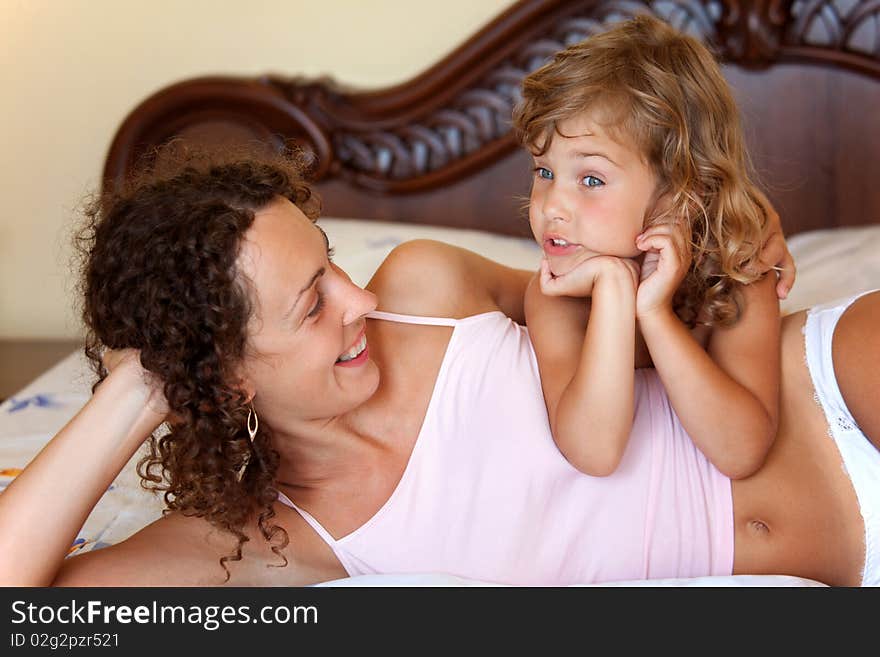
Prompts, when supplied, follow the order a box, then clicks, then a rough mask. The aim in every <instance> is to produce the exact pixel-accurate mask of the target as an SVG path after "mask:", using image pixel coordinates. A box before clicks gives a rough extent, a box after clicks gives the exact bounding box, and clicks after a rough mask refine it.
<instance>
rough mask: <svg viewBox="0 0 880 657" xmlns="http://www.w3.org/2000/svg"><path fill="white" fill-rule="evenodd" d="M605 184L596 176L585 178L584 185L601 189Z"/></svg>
mask: <svg viewBox="0 0 880 657" xmlns="http://www.w3.org/2000/svg"><path fill="white" fill-rule="evenodd" d="M604 184H605V183H604V182H603V181H602V180H600V179H599V178H597V177H596V176H584V185H586V186H587V187H601V186H602V185H604Z"/></svg>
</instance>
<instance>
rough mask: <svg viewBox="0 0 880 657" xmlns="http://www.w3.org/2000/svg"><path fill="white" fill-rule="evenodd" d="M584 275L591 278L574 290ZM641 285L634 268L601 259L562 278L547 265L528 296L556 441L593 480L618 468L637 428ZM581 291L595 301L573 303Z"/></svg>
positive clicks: (529, 320)
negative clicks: (578, 277) (552, 274)
mask: <svg viewBox="0 0 880 657" xmlns="http://www.w3.org/2000/svg"><path fill="white" fill-rule="evenodd" d="M577 270H581V271H580V272H578V271H577ZM584 270H589V271H584ZM578 273H581V274H585V279H586V280H585V281H584V279H582V280H581V282H580V283H577V284H574V286H572V284H571V282H570V278H571V277H572V276H576V275H577V274H578ZM566 279H568V280H566ZM635 281H636V274H635V265H634V264H627V263H626V262H625V261H623V260H621V259H618V258H604V257H597V258H591V259H590V260H588V261H586V262H585V263H582V264H581V265H579V266H578V267H577V268H576V269H575V271H573V272H570V273H568V274H565V275H564V276H561V277H559V278H551V277H550V276H549V269H548V268H547V265H546V263H542V276H541V281H540V283H539V280H538V278H537V277H535V278H534V279H533V280H532V281H531V283H530V284H529V288H528V290H527V292H526V320H527V324H528V327H529V337H530V339H531V341H532V345H533V346H534V348H535V355H536V357H537V359H538V368H539V370H540V373H541V385H542V388H543V392H544V401H545V403H546V405H547V413H548V417H549V420H550V428H551V430H552V432H553V438H554V440H555V441H556V445H557V446H558V447H559V450H560V451H561V452H562V453H563V455H564V456H565V457H566V459H568V461H569V463H571V464H572V465H573V466H574V467H576V468H577V469H578V470H580V471H581V472H584V473H586V474H589V475H594V476H606V475H609V474H611V473H612V472H614V471H615V470H616V469H617V465H618V464H619V463H620V459H621V458H622V457H623V453H624V451H625V450H626V445H627V443H628V441H629V435H630V432H631V430H632V420H633V405H634V401H633V396H634V376H635V375H634V369H635V363H634V359H635ZM545 292H549V293H551V294H554V295H559V296H548V295H547V294H545ZM575 292H577V293H578V296H581V297H583V296H587V295H589V296H590V297H591V298H590V301H587V300H586V299H585V298H573V296H572V295H573V294H574V293H575ZM562 295H565V296H562Z"/></svg>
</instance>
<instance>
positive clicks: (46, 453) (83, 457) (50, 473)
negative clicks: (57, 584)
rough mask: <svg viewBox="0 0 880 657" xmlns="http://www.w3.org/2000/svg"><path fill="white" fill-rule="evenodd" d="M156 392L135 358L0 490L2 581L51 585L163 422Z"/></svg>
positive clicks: (109, 379)
mask: <svg viewBox="0 0 880 657" xmlns="http://www.w3.org/2000/svg"><path fill="white" fill-rule="evenodd" d="M154 397H155V390H154V389H153V387H152V386H151V385H149V383H148V382H147V381H145V379H144V375H143V370H142V369H141V368H140V364H139V363H138V362H137V359H136V357H133V358H129V359H128V360H127V361H126V362H124V363H122V364H120V365H119V366H117V367H116V368H115V369H114V371H113V372H112V373H111V374H110V376H108V377H107V378H106V379H105V380H104V381H103V382H102V383H101V385H100V386H99V387H98V389H97V390H96V391H95V394H94V395H93V396H92V398H91V399H90V400H89V401H88V402H87V403H86V405H85V406H84V407H83V408H82V409H81V410H80V411H79V413H77V414H76V416H75V417H74V418H73V419H72V420H70V422H68V423H67V425H65V426H64V428H62V429H61V431H60V432H59V433H58V434H57V435H56V436H55V437H54V438H53V439H52V440H51V441H50V442H49V443H48V444H47V445H46V446H45V447H44V448H43V449H42V450H41V451H40V453H39V454H37V456H36V457H35V458H34V459H33V461H31V463H30V464H29V465H28V466H27V467H26V468H25V469H24V471H23V472H22V473H21V474H20V475H19V476H18V477H16V478H15V479H14V480H13V482H12V483H11V484H10V485H9V486H8V487H7V488H6V490H5V491H4V492H3V494H2V495H0V526H2V527H3V532H0V555H2V558H0V584H2V585H5V586H47V585H50V584H52V583H53V581H54V579H55V576H56V573H57V572H58V569H59V568H60V566H61V563H62V561H63V559H64V557H65V555H66V554H67V551H68V549H69V548H70V545H71V544H72V542H73V540H74V538H76V533H77V532H78V531H79V530H80V528H81V527H82V525H83V523H84V522H85V519H86V517H87V516H88V514H89V513H90V512H91V510H92V508H93V507H94V506H95V504H96V503H97V502H98V500H99V499H100V497H101V495H103V493H104V492H105V491H106V490H107V488H108V487H109V486H110V484H111V483H112V481H113V479H114V478H115V477H116V475H117V474H119V472H120V470H121V469H122V467H123V466H124V465H125V464H126V463H127V462H128V460H129V459H130V458H131V456H132V455H133V454H134V452H135V451H136V450H137V449H138V447H139V446H140V445H141V444H142V443H143V441H144V440H145V438H146V437H147V436H148V435H149V434H150V433H151V432H152V431H153V430H154V429H156V428H157V427H158V426H159V424H161V422H162V421H163V420H164V418H165V409H164V408H163V404H162V403H161V402H157V401H155V398H154Z"/></svg>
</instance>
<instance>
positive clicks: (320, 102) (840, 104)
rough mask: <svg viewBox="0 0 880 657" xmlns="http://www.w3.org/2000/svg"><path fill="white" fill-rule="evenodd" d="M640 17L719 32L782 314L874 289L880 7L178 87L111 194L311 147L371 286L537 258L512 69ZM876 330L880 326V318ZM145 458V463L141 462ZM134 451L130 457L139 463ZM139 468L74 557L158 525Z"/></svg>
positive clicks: (342, 249) (38, 413) (834, 4)
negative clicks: (153, 173) (430, 265)
mask: <svg viewBox="0 0 880 657" xmlns="http://www.w3.org/2000/svg"><path fill="white" fill-rule="evenodd" d="M634 12H651V13H655V14H657V15H659V16H660V17H661V18H663V19H665V20H667V21H669V22H670V23H672V24H673V25H675V26H676V27H678V28H680V29H683V30H685V31H688V32H690V33H692V34H694V35H696V36H698V37H700V38H701V39H703V40H705V41H706V42H707V43H709V44H711V45H712V46H713V48H714V49H715V51H716V52H717V53H718V55H719V56H720V58H721V59H722V61H723V62H724V70H725V75H726V76H727V77H728V79H729V81H730V82H731V84H732V86H733V87H734V89H735V92H736V95H737V99H738V101H739V103H740V106H741V109H742V112H743V115H744V122H745V127H746V133H747V137H748V140H749V144H750V148H751V152H752V156H753V160H754V165H755V169H756V171H757V173H758V176H759V178H760V180H761V181H762V183H763V186H764V188H765V190H766V192H767V194H768V196H769V197H770V199H771V200H772V202H773V204H774V205H775V207H776V208H777V209H778V211H779V213H780V215H781V217H782V221H783V226H784V229H785V231H786V234H787V235H788V237H789V244H790V248H791V250H792V252H793V254H794V255H795V259H796V262H797V265H798V281H797V284H796V286H795V288H794V290H793V291H792V294H791V295H790V296H789V298H788V299H787V300H786V301H785V302H784V303H783V311H784V312H786V313H788V312H793V311H795V310H798V309H801V308H804V307H807V306H809V305H811V304H813V303H817V302H821V301H824V300H828V299H831V298H834V297H836V296H840V295H844V294H848V293H850V292H855V291H859V290H863V289H869V288H875V287H880V256H878V253H880V191H878V189H877V186H876V181H877V180H878V179H880V5H878V4H877V3H874V2H855V1H853V0H836V1H832V0H825V1H820V0H795V1H793V2H792V1H782V0H780V1H776V0H774V1H772V2H771V1H766V0H756V1H754V2H736V1H729V2H728V1H725V2H720V1H715V0H704V1H683V0H682V1H675V2H673V1H669V0H666V1H662V2H631V1H618V2H600V1H595V0H582V1H571V0H567V1H562V0H544V1H538V0H523V1H522V2H519V3H518V4H515V5H513V6H512V7H510V9H509V10H507V11H505V12H504V13H502V14H501V15H499V16H498V17H497V18H496V19H495V20H493V21H492V22H491V23H490V24H488V25H486V26H485V27H484V28H483V29H482V30H480V31H479V32H478V33H477V34H475V35H473V36H472V37H471V38H470V39H469V40H467V42H465V43H463V44H462V45H461V46H460V47H458V48H457V49H456V50H455V51H454V52H452V53H451V54H449V55H448V56H447V57H446V58H444V59H443V60H442V61H440V62H438V63H437V64H436V65H434V66H432V67H431V68H430V69H428V70H427V71H425V72H424V73H422V74H421V75H419V76H418V77H416V78H414V79H412V80H410V81H408V82H406V83H404V84H401V85H397V86H394V87H391V88H387V89H379V90H369V91H363V90H354V89H349V88H346V87H345V86H344V85H342V84H340V83H338V82H336V81H333V80H327V79H320V80H304V79H301V78H297V77H282V76H280V75H266V76H262V77H258V78H242V77H217V76H215V77H207V78H198V79H190V80H184V81H181V82H178V83H176V84H173V85H171V86H169V87H166V88H164V89H162V90H160V91H158V92H156V93H155V94H154V95H152V96H150V97H149V98H147V99H146V100H144V101H143V102H141V103H139V104H138V105H137V106H136V107H135V108H134V109H133V110H132V111H131V113H130V114H129V115H128V116H127V117H126V118H125V120H124V121H123V122H122V124H121V126H120V127H119V130H118V131H117V133H116V136H115V138H114V140H113V142H112V144H111V146H110V149H109V152H108V155H107V159H106V163H105V170H104V173H105V176H104V178H105V181H106V182H105V184H106V185H107V186H113V185H118V184H120V182H121V181H123V180H124V179H125V177H126V176H127V175H128V174H129V173H130V172H131V170H132V168H133V167H134V166H135V165H136V164H137V163H139V162H141V161H143V160H145V159H149V158H150V157H152V156H153V153H154V150H155V147H156V146H158V145H161V144H163V143H166V142H168V141H169V140H172V139H179V140H182V141H184V142H188V143H193V144H198V145H210V146H212V147H227V146H231V145H234V144H238V143H248V144H254V143H256V144H259V145H261V147H264V148H266V149H274V150H284V149H289V148H296V149H300V150H302V151H304V152H306V153H308V154H309V155H310V158H311V168H310V177H311V179H312V181H313V183H314V186H315V187H316V189H317V190H318V191H319V193H320V194H321V196H322V198H323V201H324V203H323V207H324V211H323V215H324V218H323V219H322V220H321V224H322V226H323V227H324V229H325V230H326V231H327V233H328V235H329V237H330V239H331V241H332V243H333V244H334V247H335V250H336V255H335V260H336V261H337V262H338V263H339V264H340V266H341V267H342V268H343V269H345V270H346V271H348V272H349V274H350V275H351V276H352V278H353V280H355V282H357V283H360V284H364V283H366V281H367V280H369V278H370V276H371V274H372V272H373V271H374V270H375V268H376V266H377V265H378V264H379V262H381V260H382V259H383V258H384V256H385V255H386V254H387V253H388V252H389V251H390V250H391V249H392V248H393V247H394V246H396V245H397V244H399V243H401V242H403V241H405V240H408V239H413V238H420V237H428V238H434V239H440V240H444V241H448V242H451V243H454V244H458V245H461V246H465V247H467V248H470V249H472V250H475V251H477V252H480V253H482V254H484V255H487V256H488V257H491V258H494V259H496V260H498V261H501V262H504V263H506V264H509V265H511V266H518V267H523V268H534V267H535V266H536V264H537V263H538V261H539V258H540V252H539V250H538V247H537V246H535V245H534V244H533V243H532V241H531V240H530V239H529V238H528V237H527V230H528V225H527V221H526V218H525V215H524V213H523V211H522V205H523V198H524V197H525V196H526V195H527V193H528V181H529V175H530V171H529V165H528V159H527V157H526V155H525V154H524V153H523V152H522V151H521V150H520V149H518V148H517V146H516V144H515V142H514V139H513V136H512V135H511V133H510V127H509V116H510V111H511V108H512V106H513V104H514V103H515V102H516V100H517V89H518V84H519V81H520V80H521V79H522V77H523V76H524V75H525V74H526V73H528V72H529V71H531V70H534V69H535V68H536V67H537V66H539V65H540V64H541V63H542V62H543V61H545V60H546V58H547V57H548V56H550V55H551V54H552V53H553V52H555V51H557V50H559V49H560V48H562V47H564V46H565V45H567V44H569V43H572V42H575V41H578V40H580V39H583V38H585V37H587V36H589V35H590V34H592V33H594V32H596V31H599V30H601V29H603V26H605V25H607V24H609V23H611V22H613V21H615V20H619V19H621V18H624V17H627V16H629V15H631V14H632V13H634ZM878 324H880V318H878ZM90 382H91V380H90V377H89V374H88V371H87V369H86V367H85V363H84V359H83V357H82V356H81V355H80V354H77V353H75V354H71V355H70V356H68V357H67V358H65V359H64V360H62V361H61V362H59V363H58V364H56V365H55V366H54V367H52V368H51V369H50V370H48V371H46V372H45V373H43V374H42V375H41V376H40V377H38V378H37V379H36V380H35V381H33V382H32V383H31V384H29V385H28V386H26V387H25V388H24V389H22V390H21V391H19V392H18V393H17V394H15V395H13V396H12V397H11V398H9V399H8V400H6V401H5V402H4V403H3V404H2V405H0V487H2V486H5V485H6V484H8V483H9V481H11V480H12V479H13V478H14V477H15V475H16V474H17V473H18V472H19V471H20V469H21V468H22V467H24V465H25V464H26V463H27V462H28V460H30V458H32V457H33V455H34V454H35V453H36V452H37V451H38V450H39V449H40V447H41V446H42V445H43V444H45V442H46V441H47V440H48V439H49V438H50V437H51V436H52V435H53V434H54V432H56V431H57V430H58V429H59V428H60V427H61V426H62V425H63V424H64V423H65V422H66V421H67V420H68V419H69V418H70V417H71V416H72V415H73V414H74V413H75V412H76V411H77V410H78V408H79V407H81V406H82V404H83V403H84V402H85V401H86V399H87V398H88V394H89V392H88V391H89V385H90ZM137 458H138V456H137V455H136V456H135V459H137ZM135 459H133V461H134V460H135ZM160 511H161V504H160V501H159V500H158V499H156V498H155V497H153V496H151V495H150V494H148V493H146V492H145V491H143V490H141V489H140V488H139V486H138V482H137V477H136V475H135V473H134V469H133V464H129V467H127V468H126V469H125V470H124V471H123V472H122V473H121V474H120V476H119V477H118V478H117V480H116V481H115V482H114V483H113V485H112V486H111V487H110V489H109V490H108V491H107V492H106V494H105V495H104V497H103V498H102V499H101V501H100V503H99V504H98V506H97V507H96V509H95V510H94V512H93V513H92V514H91V515H90V517H89V518H88V520H87V522H86V524H85V525H84V527H83V529H82V531H81V532H80V536H79V538H78V539H77V542H76V543H75V544H74V545H73V546H72V547H71V553H75V552H77V551H85V550H94V549H99V548H101V547H103V546H105V545H107V544H111V543H115V542H118V541H120V540H122V539H124V538H125V537H126V536H128V535H130V534H131V533H132V532H134V531H136V530H137V529H138V528H139V527H141V526H143V525H144V524H146V523H147V522H149V521H151V520H152V519H153V518H156V517H158V515H159V514H160ZM483 584H486V583H483V582H474V581H467V580H461V579H460V578H456V577H454V576H451V575H448V574H440V573H425V574H422V575H416V576H406V577H400V576H392V575H389V576H370V577H364V578H348V579H347V580H338V581H335V582H330V583H327V585H334V586H348V585H366V586H383V585H392V586H405V585H414V586H426V585H431V586H447V585H448V586H465V585H483ZM616 584H623V585H627V586H657V585H661V586H673V585H674V586H704V585H708V586H737V585H739V586H812V585H821V583H818V582H813V581H811V580H803V579H800V578H792V577H783V576H761V577H712V578H696V579H693V580H657V581H652V582H648V581H638V582H622V583H616Z"/></svg>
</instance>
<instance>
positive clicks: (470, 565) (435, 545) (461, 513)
mask: <svg viewBox="0 0 880 657" xmlns="http://www.w3.org/2000/svg"><path fill="white" fill-rule="evenodd" d="M369 317H371V318H373V319H378V320H387V321H393V322H404V323H409V324H431V325H442V326H451V327H453V331H452V337H451V338H450V341H449V345H448V347H447V349H446V354H445V356H444V358H443V362H442V365H441V366H440V371H439V374H438V376H437V381H436V383H435V384H434V391H433V394H432V397H431V400H430V402H429V405H428V410H427V413H426V415H425V419H424V423H423V425H422V428H421V431H420V433H419V436H418V438H417V440H416V443H415V447H414V448H413V452H412V455H411V456H410V459H409V462H408V463H407V466H406V468H405V470H404V472H403V476H402V477H401V479H400V482H399V483H398V484H397V487H396V488H395V490H394V492H393V493H392V494H391V497H390V498H389V499H388V500H387V501H386V502H385V504H384V505H383V506H382V507H381V508H380V509H379V511H377V512H376V514H375V515H374V516H373V517H371V518H370V519H369V520H368V521H367V522H365V523H364V524H363V525H361V526H360V527H359V528H358V529H356V530H354V531H352V532H351V533H349V534H347V535H345V536H341V537H339V538H335V537H333V536H331V535H330V534H329V533H328V532H327V531H326V530H325V529H324V528H323V527H322V526H321V524H320V522H319V521H318V520H317V519H315V518H314V517H312V516H311V515H310V514H309V513H307V512H306V511H305V510H304V509H301V508H299V507H297V506H296V505H295V504H294V503H293V502H292V501H291V500H289V499H288V498H287V497H286V496H284V495H283V494H282V493H279V499H280V500H281V501H282V502H284V503H285V504H287V505H289V506H291V507H293V508H294V509H296V510H297V511H298V512H299V513H300V514H301V515H302V517H303V518H304V519H305V520H306V522H308V523H309V524H310V525H311V526H312V527H313V528H314V530H315V531H316V532H317V533H318V534H319V535H320V536H321V537H322V538H323V539H324V540H325V541H326V542H327V544H328V545H329V546H330V548H331V549H332V550H333V552H334V553H335V554H336V556H337V557H338V558H339V561H340V562H341V563H342V566H343V567H344V568H345V570H346V571H347V572H348V574H349V575H351V576H354V575H364V574H378V573H396V574H400V573H449V574H453V575H457V576H459V577H464V578H470V579H477V580H482V581H486V582H495V583H502V584H514V585H524V586H528V585H541V586H562V585H569V584H589V583H595V582H607V581H617V580H632V579H647V578H663V577H696V576H703V575H729V574H730V573H731V572H732V568H733V505H732V500H731V490H730V481H729V479H727V478H726V477H725V476H723V475H722V474H721V473H720V472H718V470H716V469H715V468H714V467H713V466H712V465H711V464H710V463H709V461H708V460H707V459H706V458H705V457H704V456H703V454H702V453H701V452H700V451H699V450H698V449H697V448H696V447H695V446H694V444H693V442H692V441H691V439H690V438H689V436H688V435H687V434H686V433H685V431H684V429H683V428H682V427H681V424H680V422H679V421H678V418H677V417H676V415H675V413H674V412H673V410H672V407H671V406H670V404H669V401H668V399H667V397H666V393H665V391H664V389H663V386H662V385H661V383H660V381H659V379H658V377H657V374H656V373H655V372H654V371H653V370H637V371H636V380H635V381H636V395H635V400H636V405H635V420H634V422H633V429H632V435H631V436H630V441H629V445H628V447H627V450H626V452H625V454H624V457H623V460H622V462H621V463H620V466H619V467H618V469H617V471H616V472H615V473H614V474H613V475H611V476H610V477H590V476H588V475H585V474H582V473H581V472H579V471H578V470H576V469H575V468H574V467H573V466H571V465H570V464H569V463H568V461H566V459H565V457H564V456H563V455H562V454H561V453H560V452H559V450H558V449H557V447H556V444H555V443H554V442H553V436H552V434H551V432H550V426H549V423H548V419H547V411H546V408H545V406H544V398H543V395H542V392H541V381H540V378H539V376H538V365H537V361H536V359H535V354H534V351H533V350H532V345H531V342H530V341H529V337H528V333H527V331H526V329H525V328H524V327H522V326H519V325H518V324H516V323H515V322H513V321H512V320H510V319H509V318H508V317H506V316H505V315H504V314H503V313H501V312H490V313H485V314H481V315H475V316H473V317H468V318H465V319H460V320H455V319H439V318H429V317H412V316H408V315H397V314H392V313H383V312H374V313H371V314H370V315H369ZM586 438H587V437H586V436H585V439H586Z"/></svg>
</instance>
